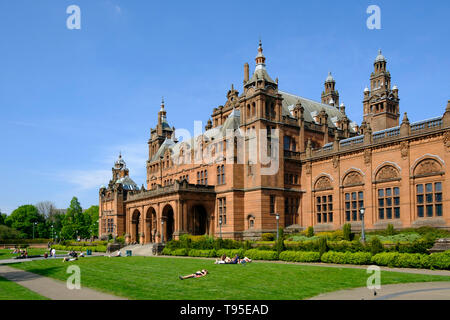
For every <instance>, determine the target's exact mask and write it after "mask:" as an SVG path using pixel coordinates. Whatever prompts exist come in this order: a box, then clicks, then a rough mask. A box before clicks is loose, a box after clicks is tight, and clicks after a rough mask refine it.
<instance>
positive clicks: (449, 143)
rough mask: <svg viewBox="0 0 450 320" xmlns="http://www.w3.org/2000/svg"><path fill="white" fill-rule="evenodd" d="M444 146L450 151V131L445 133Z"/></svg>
mask: <svg viewBox="0 0 450 320" xmlns="http://www.w3.org/2000/svg"><path fill="white" fill-rule="evenodd" d="M443 140H444V146H445V147H446V150H447V152H450V131H446V132H445V133H444V137H443Z"/></svg>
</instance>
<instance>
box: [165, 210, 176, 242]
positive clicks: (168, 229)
mask: <svg viewBox="0 0 450 320" xmlns="http://www.w3.org/2000/svg"><path fill="white" fill-rule="evenodd" d="M162 219H163V221H164V225H163V236H164V242H166V241H170V240H172V238H173V233H174V231H175V223H174V217H173V209H172V206H171V205H169V204H168V205H166V206H165V207H164V209H163V212H162Z"/></svg>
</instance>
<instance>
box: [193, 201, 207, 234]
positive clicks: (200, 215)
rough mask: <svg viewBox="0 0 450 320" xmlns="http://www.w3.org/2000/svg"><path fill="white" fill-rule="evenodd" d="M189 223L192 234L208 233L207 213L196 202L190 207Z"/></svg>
mask: <svg viewBox="0 0 450 320" xmlns="http://www.w3.org/2000/svg"><path fill="white" fill-rule="evenodd" d="M190 220H191V221H190V222H189V223H190V224H191V230H192V234H193V235H204V234H208V231H209V226H208V224H209V222H208V214H207V212H206V209H205V207H204V206H203V205H201V204H198V205H194V206H193V207H192V209H191V214H190Z"/></svg>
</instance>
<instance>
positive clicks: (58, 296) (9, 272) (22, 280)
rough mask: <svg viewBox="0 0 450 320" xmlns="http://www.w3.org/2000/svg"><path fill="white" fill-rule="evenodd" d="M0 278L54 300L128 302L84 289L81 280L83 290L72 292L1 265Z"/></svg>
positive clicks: (57, 282)
mask: <svg viewBox="0 0 450 320" xmlns="http://www.w3.org/2000/svg"><path fill="white" fill-rule="evenodd" d="M16 262H17V261H16ZM0 276H2V277H4V278H6V279H8V280H10V281H14V282H15V283H17V284H20V285H21V286H24V287H25V288H28V289H30V290H31V291H34V292H36V293H39V294H40V295H41V296H44V297H47V298H50V299H52V300H126V299H125V298H121V297H116V296H113V295H110V294H106V293H102V292H98V291H95V290H92V289H89V288H85V287H83V280H81V289H79V290H77V289H73V290H70V289H68V288H67V286H66V283H65V282H62V281H59V280H54V279H51V278H47V277H43V276H40V275H37V274H34V273H31V272H26V271H23V270H19V269H15V268H11V267H8V266H5V265H0ZM67 276H68V277H69V276H70V275H69V274H67Z"/></svg>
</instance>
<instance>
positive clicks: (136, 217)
mask: <svg viewBox="0 0 450 320" xmlns="http://www.w3.org/2000/svg"><path fill="white" fill-rule="evenodd" d="M140 220H141V213H140V212H139V210H138V209H135V210H134V211H133V214H132V216H131V242H137V243H139V238H140V236H139V233H140V232H139V227H140Z"/></svg>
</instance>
